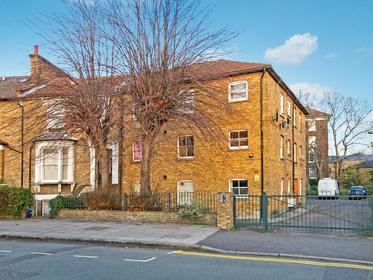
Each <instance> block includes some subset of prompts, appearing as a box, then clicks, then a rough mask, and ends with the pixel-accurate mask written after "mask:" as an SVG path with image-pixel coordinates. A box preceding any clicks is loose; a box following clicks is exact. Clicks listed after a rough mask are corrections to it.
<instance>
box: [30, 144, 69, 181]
mask: <svg viewBox="0 0 373 280" xmlns="http://www.w3.org/2000/svg"><path fill="white" fill-rule="evenodd" d="M63 148H67V149H68V169H67V177H68V178H67V179H65V180H63V179H62V176H63V174H62V168H63V162H62V160H63ZM44 149H56V153H57V174H58V175H57V179H56V180H45V179H44V178H43V150H44ZM74 165H75V161H74V143H72V142H66V141H58V142H53V141H43V142H38V143H37V144H36V147H35V182H36V184H60V183H64V184H71V183H73V182H74V168H75V166H74Z"/></svg>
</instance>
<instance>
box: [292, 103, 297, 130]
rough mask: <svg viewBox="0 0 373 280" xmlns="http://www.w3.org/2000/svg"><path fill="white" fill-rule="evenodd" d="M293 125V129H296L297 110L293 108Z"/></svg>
mask: <svg viewBox="0 0 373 280" xmlns="http://www.w3.org/2000/svg"><path fill="white" fill-rule="evenodd" d="M293 125H294V127H295V128H296V127H297V109H296V108H295V107H294V109H293Z"/></svg>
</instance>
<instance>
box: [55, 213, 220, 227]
mask: <svg viewBox="0 0 373 280" xmlns="http://www.w3.org/2000/svg"><path fill="white" fill-rule="evenodd" d="M58 217H61V218H74V219H83V220H106V221H130V222H153V223H180V224H204V225H212V226H216V214H203V215H201V216H200V217H197V218H185V217H181V216H180V215H178V214H177V213H175V212H160V211H119V210H81V209H61V211H60V212H59V214H58Z"/></svg>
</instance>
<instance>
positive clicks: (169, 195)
mask: <svg viewBox="0 0 373 280" xmlns="http://www.w3.org/2000/svg"><path fill="white" fill-rule="evenodd" d="M167 197H168V201H167V204H168V212H171V193H168V195H167Z"/></svg>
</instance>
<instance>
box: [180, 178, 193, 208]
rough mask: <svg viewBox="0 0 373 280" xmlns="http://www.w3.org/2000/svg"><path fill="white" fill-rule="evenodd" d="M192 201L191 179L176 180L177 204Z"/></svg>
mask: <svg viewBox="0 0 373 280" xmlns="http://www.w3.org/2000/svg"><path fill="white" fill-rule="evenodd" d="M192 202H193V181H179V182H177V204H178V205H188V204H191V203H192Z"/></svg>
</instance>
